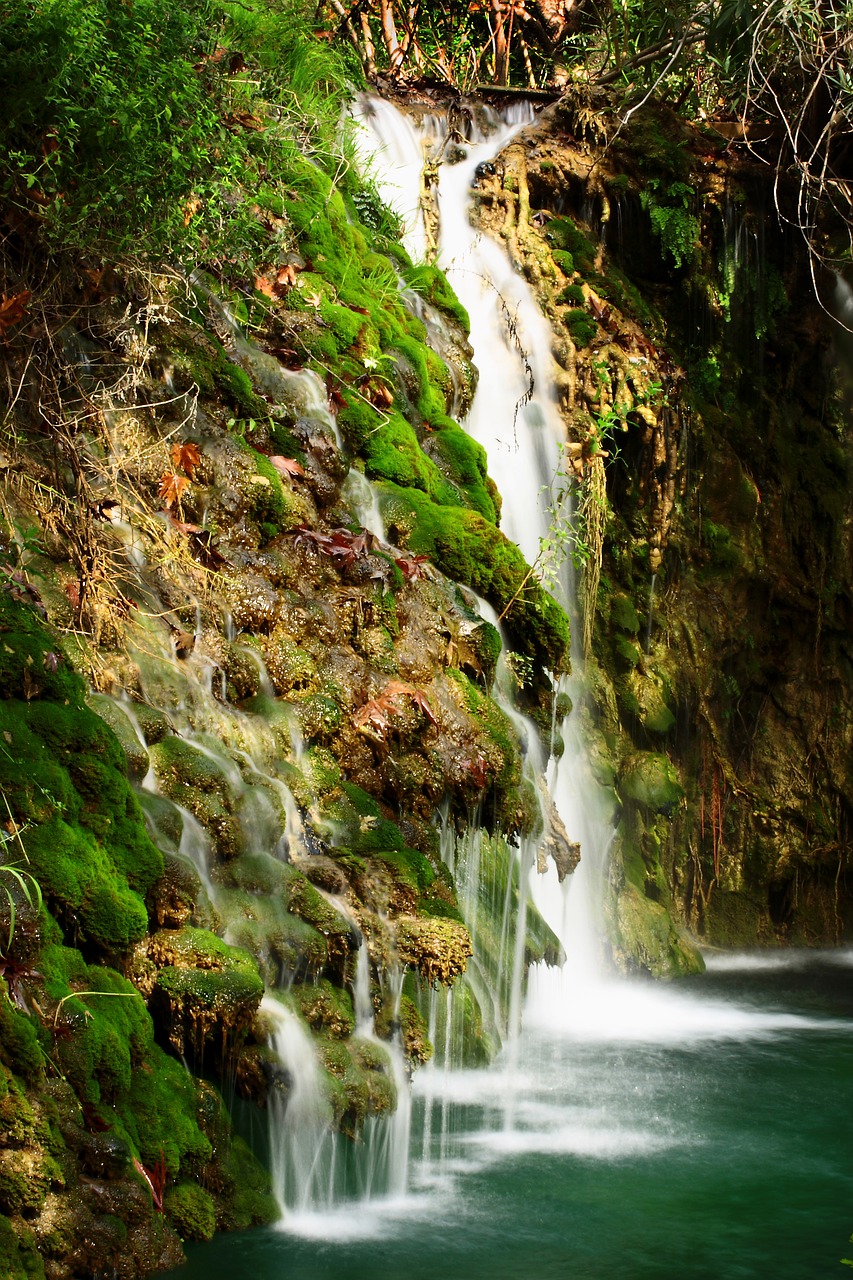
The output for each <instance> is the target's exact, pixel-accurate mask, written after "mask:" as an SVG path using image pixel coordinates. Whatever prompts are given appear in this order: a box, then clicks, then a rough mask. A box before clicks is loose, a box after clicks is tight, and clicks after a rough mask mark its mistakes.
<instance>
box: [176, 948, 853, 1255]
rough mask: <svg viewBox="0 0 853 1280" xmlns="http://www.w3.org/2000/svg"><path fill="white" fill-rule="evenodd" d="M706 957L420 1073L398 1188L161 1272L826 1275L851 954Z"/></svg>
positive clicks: (841, 1190) (847, 1145) (846, 1218)
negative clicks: (510, 1063)
mask: <svg viewBox="0 0 853 1280" xmlns="http://www.w3.org/2000/svg"><path fill="white" fill-rule="evenodd" d="M718 966H719V967H715V968H713V969H712V970H711V971H709V972H708V973H707V974H705V975H703V976H702V977H701V978H697V979H691V980H689V981H687V982H684V983H681V984H679V985H678V986H677V987H669V988H664V987H658V986H652V985H640V984H637V985H635V986H631V985H629V984H626V983H620V984H611V985H610V986H609V987H607V988H606V989H605V988H602V990H601V992H599V993H598V995H597V997H596V1007H597V1008H598V1010H599V1011H600V1012H602V1014H603V1016H602V1017H600V1018H599V1019H597V1020H588V1021H587V1023H586V1024H585V1025H584V1027H583V1031H582V1033H573V1032H572V1030H571V1028H568V1029H567V1028H563V1029H562V1030H561V1032H560V1033H559V1034H555V1033H553V1032H549V1031H548V1030H547V1028H543V1027H539V1026H533V1027H531V1028H529V1029H527V1030H526V1031H525V1033H524V1035H523V1036H522V1040H521V1043H520V1045H519V1052H518V1061H517V1065H516V1066H515V1067H514V1069H513V1070H510V1069H509V1068H504V1069H503V1070H502V1069H501V1065H500V1064H498V1065H497V1066H496V1067H495V1068H493V1069H492V1070H491V1071H490V1072H460V1073H454V1074H453V1075H449V1076H445V1075H443V1074H440V1073H435V1074H432V1075H431V1074H430V1073H429V1072H426V1073H423V1074H422V1076H421V1077H420V1079H419V1081H418V1082H417V1085H416V1096H415V1114H414V1124H413V1154H412V1163H411V1174H410V1189H409V1193H408V1194H407V1195H406V1196H405V1197H404V1198H402V1199H401V1200H399V1201H397V1202H396V1203H388V1202H373V1203H371V1204H368V1205H363V1204H360V1205H356V1204H350V1205H345V1206H342V1207H341V1208H340V1209H338V1210H336V1211H334V1212H333V1213H331V1214H326V1215H323V1216H322V1217H321V1216H319V1215H318V1216H317V1217H316V1218H312V1217H311V1216H310V1215H308V1216H304V1217H302V1218H300V1219H298V1220H290V1221H289V1222H288V1223H286V1224H284V1225H285V1226H286V1227H287V1229H286V1230H265V1231H257V1232H252V1233H245V1234H241V1235H238V1236H231V1237H228V1236H223V1237H217V1238H216V1240H215V1241H214V1242H212V1243H211V1244H209V1245H204V1246H197V1247H195V1248H194V1249H193V1250H192V1251H191V1257H190V1260H189V1262H188V1264H187V1265H186V1266H185V1267H182V1268H180V1269H179V1270H178V1271H176V1272H173V1273H171V1274H172V1275H173V1276H174V1277H175V1280H202V1277H203V1278H204V1280H225V1278H226V1277H227V1278H228V1280H284V1277H299V1278H300V1280H332V1278H333V1277H334V1278H335V1280H368V1277H369V1278H370V1280H428V1278H429V1280H433V1278H434V1277H436V1276H440V1277H442V1280H463V1278H464V1280H480V1278H481V1277H482V1280H486V1278H487V1277H490V1278H492V1280H504V1277H506V1278H507V1280H509V1277H513V1280H515V1278H516V1277H528V1276H529V1277H536V1278H537V1280H598V1278H599V1277H601V1278H602V1280H603V1278H604V1277H607V1278H608V1280H610V1278H612V1277H622V1278H623V1280H653V1278H654V1280H662V1278H664V1277H680V1278H681V1277H683V1278H685V1280H740V1277H744V1278H746V1277H762V1278H764V1277H773V1280H821V1278H822V1277H826V1276H837V1277H839V1278H840V1277H843V1276H844V1275H845V1274H847V1272H846V1270H845V1269H844V1268H842V1267H841V1266H840V1263H839V1259H840V1258H841V1257H842V1256H844V1255H845V1254H847V1253H849V1252H850V1251H851V1250H850V1249H849V1248H848V1245H847V1240H848V1236H849V1235H850V1233H851V1231H853V1106H851V1103H853V956H851V954H850V953H849V952H847V953H837V954H835V955H832V954H830V955H820V956H816V957H808V956H804V955H802V954H799V955H789V956H786V957H783V958H779V957H770V958H766V959H765V958H760V957H749V958H731V959H729V960H727V961H720V962H718ZM608 1023H610V1024H611V1025H606V1024H608ZM614 1023H619V1024H620V1025H612V1024H614ZM425 1130H426V1131H427V1133H428V1135H429V1136H428V1137H427V1138H425V1136H424V1133H425Z"/></svg>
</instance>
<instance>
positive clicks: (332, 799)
mask: <svg viewBox="0 0 853 1280" xmlns="http://www.w3.org/2000/svg"><path fill="white" fill-rule="evenodd" d="M320 814H321V816H322V818H323V819H324V821H325V822H326V823H328V824H329V826H330V828H331V833H332V838H333V840H334V843H335V844H338V845H341V846H342V847H344V848H347V849H352V850H353V851H354V852H355V853H370V852H373V851H382V852H393V851H399V850H401V849H403V848H405V844H406V842H405V840H404V839H403V835H402V832H401V831H400V828H399V827H398V826H397V824H396V823H394V822H391V821H390V820H389V819H388V818H386V817H384V816H383V813H382V810H381V808H380V807H379V805H378V804H377V802H376V801H375V800H374V799H373V797H372V796H369V795H368V794H367V792H366V791H362V790H361V788H360V787H356V786H354V785H353V784H352V783H349V782H344V783H342V784H341V787H340V789H339V790H336V791H334V792H332V793H331V794H330V795H328V796H326V797H325V798H324V800H323V801H322V802H321V804H320Z"/></svg>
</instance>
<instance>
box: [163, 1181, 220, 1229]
mask: <svg viewBox="0 0 853 1280" xmlns="http://www.w3.org/2000/svg"><path fill="white" fill-rule="evenodd" d="M163 1207H164V1210H165V1213H166V1217H167V1218H168V1219H169V1221H170V1222H171V1224H172V1226H173V1227H174V1228H175V1230H176V1231H177V1233H178V1235H179V1236H180V1237H181V1239H182V1240H209V1239H210V1238H211V1236H212V1235H213V1233H214V1231H215V1230H216V1209H215V1206H214V1203H213V1200H212V1198H211V1197H210V1196H209V1195H208V1193H207V1192H206V1191H205V1190H204V1189H203V1188H202V1187H199V1186H196V1185H195V1184H194V1183H192V1182H182V1183H180V1184H179V1185H178V1186H177V1187H170V1189H169V1190H168V1191H167V1193H166V1196H165V1199H164V1204H163Z"/></svg>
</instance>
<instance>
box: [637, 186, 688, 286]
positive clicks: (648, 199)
mask: <svg viewBox="0 0 853 1280" xmlns="http://www.w3.org/2000/svg"><path fill="white" fill-rule="evenodd" d="M694 195H695V192H694V190H693V188H692V187H691V186H688V184H687V183H686V182H671V183H670V184H669V185H668V186H667V187H666V188H665V189H663V188H662V187H661V183H660V180H659V179H658V178H650V179H649V181H648V183H647V184H646V186H645V188H644V189H643V190H642V191H641V192H640V203H641V204H642V206H643V208H644V209H645V210H646V211H647V212H648V215H649V220H650V221H651V224H652V230H653V231H654V233H655V235H656V236H657V237H658V239H659V240H660V243H661V250H662V251H663V253H664V254H666V255H668V256H669V257H670V258H671V259H672V261H673V263H674V264H675V266H676V267H681V266H684V265H685V264H687V265H689V264H690V263H691V262H692V261H693V258H694V257H695V256H696V251H697V249H698V247H699V219H698V218H697V217H696V216H695V215H694V214H693V213H691V212H690V201H691V199H692V197H693V196H694Z"/></svg>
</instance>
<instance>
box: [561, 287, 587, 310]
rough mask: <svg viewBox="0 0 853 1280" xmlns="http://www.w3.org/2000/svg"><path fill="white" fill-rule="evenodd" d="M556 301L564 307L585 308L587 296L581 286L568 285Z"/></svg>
mask: <svg viewBox="0 0 853 1280" xmlns="http://www.w3.org/2000/svg"><path fill="white" fill-rule="evenodd" d="M554 301H555V302H557V303H559V304H560V305H562V306H572V307H583V306H584V305H585V304H586V294H585V293H584V291H583V289H582V287H581V286H580V285H579V284H568V285H566V287H565V289H562V290H561V291H560V293H558V294H557V296H556V298H555V299H554Z"/></svg>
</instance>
